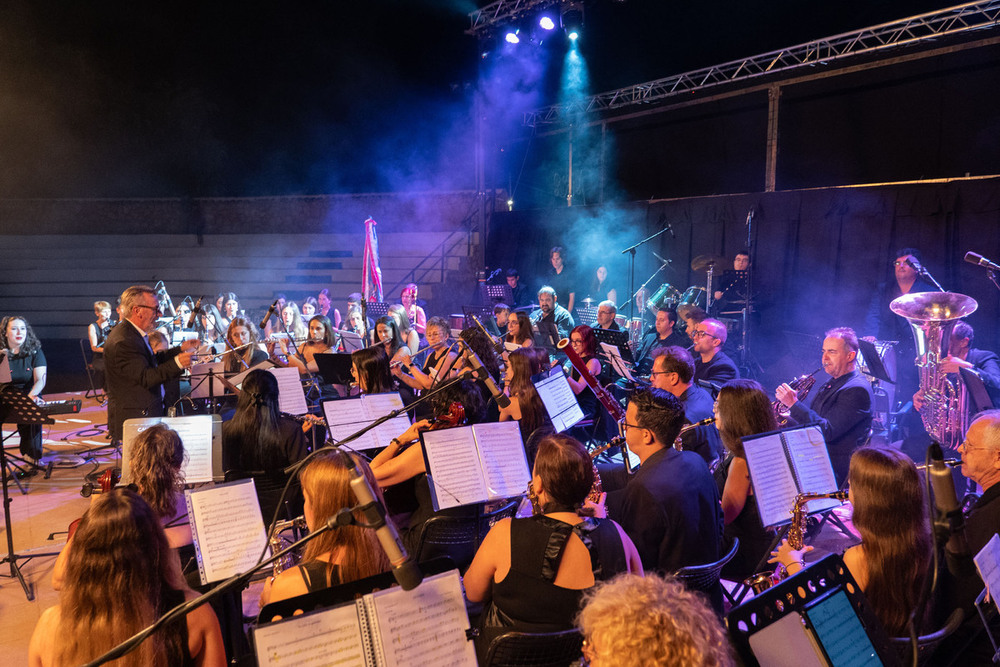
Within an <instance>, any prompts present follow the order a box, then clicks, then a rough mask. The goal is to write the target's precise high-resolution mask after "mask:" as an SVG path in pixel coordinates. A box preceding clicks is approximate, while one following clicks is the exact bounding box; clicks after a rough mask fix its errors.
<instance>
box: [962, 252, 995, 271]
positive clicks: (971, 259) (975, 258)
mask: <svg viewBox="0 0 1000 667" xmlns="http://www.w3.org/2000/svg"><path fill="white" fill-rule="evenodd" d="M965 261H966V262H968V263H969V264H976V265H978V266H983V267H986V268H987V269H989V270H990V271H1000V264H994V263H993V262H991V261H990V260H988V259H986V258H985V257H983V256H982V255H980V254H979V253H977V252H972V251H971V250H970V251H969V252H967V253H965Z"/></svg>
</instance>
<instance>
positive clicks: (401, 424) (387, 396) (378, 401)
mask: <svg viewBox="0 0 1000 667" xmlns="http://www.w3.org/2000/svg"><path fill="white" fill-rule="evenodd" d="M362 398H364V399H365V400H364V403H365V405H366V408H367V410H368V419H369V421H371V420H375V419H378V418H379V417H382V416H384V415H387V414H389V413H390V412H392V411H393V410H400V409H402V407H403V398H402V397H401V396H400V395H399V392H398V391H391V392H386V393H383V394H366V395H365V396H363V397H362ZM408 428H410V416H409V415H408V414H407V413H405V412H403V413H401V414H399V415H397V416H396V417H395V418H393V419H390V420H389V421H387V422H385V423H384V424H382V425H380V426H378V427H376V428H375V431H374V432H375V439H376V440H377V441H378V446H379V447H388V446H389V442H390V441H391V440H392V439H393V438H396V437H399V436H400V435H402V433H403V432H404V431H406V429H408Z"/></svg>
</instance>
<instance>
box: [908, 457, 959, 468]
mask: <svg viewBox="0 0 1000 667" xmlns="http://www.w3.org/2000/svg"><path fill="white" fill-rule="evenodd" d="M934 463H935V462H934V461H932V462H931V463H930V464H927V463H921V464H920V465H918V466H917V470H927V469H928V468H929V467H931V466H932V465H934ZM941 463H943V464H944V465H945V466H947V467H948V468H957V467H959V466H960V465H962V459H945V460H943V461H941Z"/></svg>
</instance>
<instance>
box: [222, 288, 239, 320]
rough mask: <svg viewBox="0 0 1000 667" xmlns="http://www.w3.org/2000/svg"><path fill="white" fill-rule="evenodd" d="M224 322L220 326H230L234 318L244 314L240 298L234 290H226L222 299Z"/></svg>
mask: <svg viewBox="0 0 1000 667" xmlns="http://www.w3.org/2000/svg"><path fill="white" fill-rule="evenodd" d="M219 312H221V313H222V322H220V323H219V324H220V326H224V327H228V326H229V323H230V322H232V321H233V318H235V317H239V316H241V315H243V311H242V310H241V309H240V300H239V297H237V296H236V294H234V293H233V292H226V295H225V298H223V300H222V310H220V311H219Z"/></svg>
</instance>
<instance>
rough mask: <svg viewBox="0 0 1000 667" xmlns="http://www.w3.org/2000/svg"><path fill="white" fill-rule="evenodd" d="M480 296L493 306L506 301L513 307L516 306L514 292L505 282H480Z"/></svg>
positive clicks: (485, 302) (484, 301)
mask: <svg viewBox="0 0 1000 667" xmlns="http://www.w3.org/2000/svg"><path fill="white" fill-rule="evenodd" d="M479 296H480V297H482V299H483V303H484V304H487V305H489V306H491V307H492V306H494V305H496V304H498V303H505V304H507V305H508V306H510V307H511V308H513V307H514V304H513V301H514V293H513V292H512V291H511V289H510V285H508V284H507V283H503V284H502V285H488V284H486V283H479Z"/></svg>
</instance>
